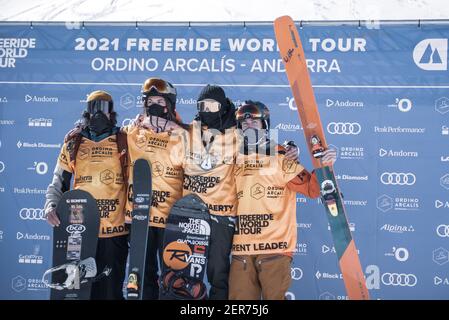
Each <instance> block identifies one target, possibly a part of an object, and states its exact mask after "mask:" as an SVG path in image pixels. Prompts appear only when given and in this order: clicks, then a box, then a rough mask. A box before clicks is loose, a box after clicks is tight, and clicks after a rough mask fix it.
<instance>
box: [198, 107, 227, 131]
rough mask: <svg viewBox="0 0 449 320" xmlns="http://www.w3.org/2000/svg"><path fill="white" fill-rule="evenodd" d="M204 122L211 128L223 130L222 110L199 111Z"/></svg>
mask: <svg viewBox="0 0 449 320" xmlns="http://www.w3.org/2000/svg"><path fill="white" fill-rule="evenodd" d="M199 115H200V120H201V123H202V124H205V125H206V126H207V127H208V128H209V129H217V130H221V127H222V120H221V114H220V111H217V112H199Z"/></svg>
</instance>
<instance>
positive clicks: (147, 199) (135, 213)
mask: <svg viewBox="0 0 449 320" xmlns="http://www.w3.org/2000/svg"><path fill="white" fill-rule="evenodd" d="M151 181H152V180H151V168H150V164H149V163H148V161H147V160H145V159H137V160H136V161H135V162H134V166H133V184H132V186H131V188H132V199H133V200H132V201H133V210H132V214H131V218H132V220H131V237H130V245H129V266H128V285H127V290H126V291H127V293H126V296H127V299H128V300H142V293H143V284H144V272H145V262H146V261H145V260H146V252H147V241H148V223H149V219H150V208H151V199H152V185H151V184H152V182H151Z"/></svg>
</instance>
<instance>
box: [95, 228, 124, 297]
mask: <svg viewBox="0 0 449 320" xmlns="http://www.w3.org/2000/svg"><path fill="white" fill-rule="evenodd" d="M127 256H128V235H123V236H117V237H112V238H99V239H98V243H97V254H96V257H95V260H96V263H97V274H100V273H101V272H103V270H104V268H105V267H109V268H111V273H110V274H109V275H108V276H106V277H104V278H101V279H99V280H98V281H95V282H93V283H92V290H91V300H123V299H124V298H123V282H124V280H125V271H126V270H125V269H126V257H127Z"/></svg>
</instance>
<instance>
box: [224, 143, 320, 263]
mask: <svg viewBox="0 0 449 320" xmlns="http://www.w3.org/2000/svg"><path fill="white" fill-rule="evenodd" d="M277 149H278V151H276V152H273V154H272V155H265V154H257V153H251V154H249V155H243V154H239V155H238V157H237V164H236V167H235V180H236V187H237V196H238V209H237V216H238V219H237V226H236V231H235V234H234V240H233V245H232V254H234V255H248V254H275V253H276V254H289V253H292V252H294V250H295V246H296V239H297V227H296V192H301V193H303V194H305V195H307V196H310V197H317V196H318V195H319V188H318V183H317V180H316V176H315V175H314V174H312V175H311V174H310V173H308V172H307V171H306V170H305V169H304V167H303V166H302V165H301V164H299V163H298V162H297V161H294V160H288V159H286V158H285V156H284V153H285V152H283V148H282V147H280V146H278V147H277ZM279 151H280V152H279Z"/></svg>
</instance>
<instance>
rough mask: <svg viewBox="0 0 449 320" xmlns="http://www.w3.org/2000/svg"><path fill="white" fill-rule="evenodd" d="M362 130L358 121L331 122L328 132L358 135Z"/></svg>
mask: <svg viewBox="0 0 449 320" xmlns="http://www.w3.org/2000/svg"><path fill="white" fill-rule="evenodd" d="M360 131H362V127H361V126H360V124H359V123H357V122H330V123H329V124H328V125H327V132H329V133H330V134H353V135H357V134H359V133H360Z"/></svg>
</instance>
